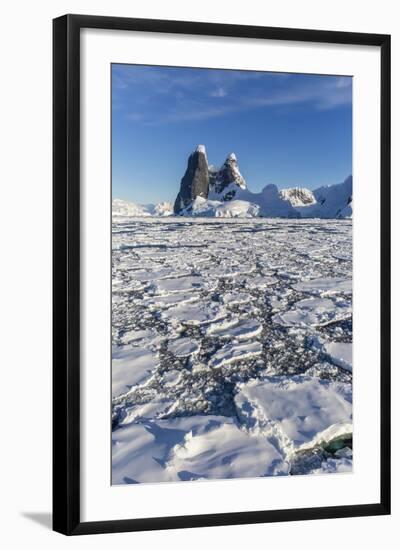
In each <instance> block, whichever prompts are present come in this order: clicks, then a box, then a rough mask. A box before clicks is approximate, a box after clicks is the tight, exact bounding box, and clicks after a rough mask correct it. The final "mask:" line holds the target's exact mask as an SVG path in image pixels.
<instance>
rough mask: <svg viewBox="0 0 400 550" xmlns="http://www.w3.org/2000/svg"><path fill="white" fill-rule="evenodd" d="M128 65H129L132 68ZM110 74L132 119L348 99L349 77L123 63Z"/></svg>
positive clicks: (330, 104)
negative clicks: (138, 65) (124, 65)
mask: <svg viewBox="0 0 400 550" xmlns="http://www.w3.org/2000/svg"><path fill="white" fill-rule="evenodd" d="M132 68H133V70H132ZM117 69H118V70H116V71H115V73H113V97H114V99H118V105H121V102H124V101H125V105H126V116H127V118H128V119H129V120H131V121H133V122H135V123H141V124H144V125H151V126H153V125H159V124H166V123H171V122H174V123H179V122H189V121H202V120H206V119H210V118H218V117H223V116H226V115H228V114H234V113H239V112H243V111H247V110H248V111H249V110H254V109H259V108H268V107H275V106H276V107H278V106H291V105H300V104H306V103H307V104H309V105H311V106H312V108H314V109H316V110H320V109H324V110H325V109H334V108H336V107H338V106H341V105H346V104H351V100H352V85H351V84H352V79H351V78H350V77H334V76H326V77H324V76H307V75H291V74H280V73H262V72H246V71H227V70H212V69H176V68H171V69H168V68H159V67H157V68H155V67H137V66H129V69H131V70H129V69H126V68H122V69H121V70H119V67H118V68H117Z"/></svg>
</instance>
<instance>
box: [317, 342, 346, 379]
mask: <svg viewBox="0 0 400 550" xmlns="http://www.w3.org/2000/svg"><path fill="white" fill-rule="evenodd" d="M323 351H324V352H325V353H326V354H327V355H329V357H330V358H331V360H332V363H334V364H335V365H338V366H339V367H342V369H346V370H348V371H350V372H352V370H353V345H352V344H346V343H344V342H327V343H326V344H324V346H323Z"/></svg>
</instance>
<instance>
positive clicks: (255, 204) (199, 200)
mask: <svg viewBox="0 0 400 550" xmlns="http://www.w3.org/2000/svg"><path fill="white" fill-rule="evenodd" d="M352 186H353V182H352V177H351V176H349V177H348V178H347V179H346V180H345V181H344V182H342V183H338V184H334V185H331V186H324V187H320V188H318V189H315V190H314V191H310V190H309V189H305V188H301V187H293V188H289V189H282V190H278V188H277V186H276V185H273V184H269V185H266V186H265V187H264V189H262V190H261V191H260V192H258V193H255V192H252V191H250V190H249V189H248V188H247V183H246V180H245V179H244V177H243V176H242V174H241V173H240V170H239V164H238V160H237V158H236V155H235V153H230V155H229V156H228V157H227V159H226V160H225V162H224V164H223V165H222V166H221V168H214V167H213V166H210V165H209V164H208V161H207V153H206V148H205V146H204V145H198V147H197V148H196V150H195V151H193V153H191V155H190V156H189V159H188V165H187V169H186V172H185V175H184V176H183V178H182V180H181V185H180V190H179V193H178V196H177V197H176V200H175V204H174V214H175V215H180V216H200V217H258V216H261V217H281V218H351V216H352V212H353V202H352V200H353V199H352Z"/></svg>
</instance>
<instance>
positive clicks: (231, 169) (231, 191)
mask: <svg viewBox="0 0 400 550" xmlns="http://www.w3.org/2000/svg"><path fill="white" fill-rule="evenodd" d="M208 173H209V178H210V187H209V198H210V199H214V200H222V201H229V200H232V199H234V198H235V197H236V195H237V191H238V190H239V189H246V187H247V184H246V180H245V179H244V177H243V176H242V174H241V173H240V170H239V165H238V162H237V158H236V155H235V153H231V154H230V155H229V156H228V158H227V159H226V161H225V162H224V164H223V165H222V166H221V168H220V169H219V170H215V169H214V170H213V169H210V168H209V171H208Z"/></svg>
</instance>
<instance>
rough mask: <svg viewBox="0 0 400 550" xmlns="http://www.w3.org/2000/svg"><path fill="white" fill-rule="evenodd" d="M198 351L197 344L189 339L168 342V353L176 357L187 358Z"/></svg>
mask: <svg viewBox="0 0 400 550" xmlns="http://www.w3.org/2000/svg"><path fill="white" fill-rule="evenodd" d="M199 349H200V346H199V343H198V342H196V341H194V340H191V339H190V338H178V339H176V340H170V341H169V343H168V351H169V352H171V353H172V354H173V355H175V356H176V357H188V356H189V355H192V354H194V353H198V351H199Z"/></svg>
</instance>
